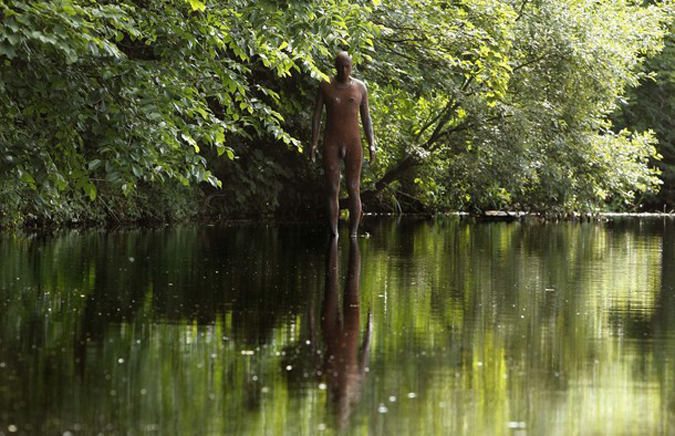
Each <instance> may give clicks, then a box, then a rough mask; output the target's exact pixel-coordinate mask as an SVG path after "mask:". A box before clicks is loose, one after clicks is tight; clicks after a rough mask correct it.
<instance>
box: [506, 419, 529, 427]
mask: <svg viewBox="0 0 675 436" xmlns="http://www.w3.org/2000/svg"><path fill="white" fill-rule="evenodd" d="M506 426H507V427H508V428H525V423H524V422H523V421H509V423H508V424H507V425H506Z"/></svg>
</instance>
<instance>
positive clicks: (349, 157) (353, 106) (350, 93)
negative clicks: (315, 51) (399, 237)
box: [311, 52, 375, 237]
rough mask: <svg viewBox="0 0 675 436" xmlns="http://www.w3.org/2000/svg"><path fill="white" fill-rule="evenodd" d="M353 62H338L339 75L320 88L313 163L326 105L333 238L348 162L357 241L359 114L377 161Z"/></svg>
mask: <svg viewBox="0 0 675 436" xmlns="http://www.w3.org/2000/svg"><path fill="white" fill-rule="evenodd" d="M352 66H353V64H352V60H351V58H350V57H349V55H348V54H347V52H340V53H338V55H337V57H336V58H335V68H336V69H337V75H336V76H335V77H334V78H333V79H332V80H331V81H330V82H323V83H321V85H319V90H318V92H317V94H316V103H315V105H314V117H313V120H312V149H311V157H312V161H314V160H315V158H316V147H317V145H318V143H319V126H320V125H321V112H322V110H323V106H324V105H326V130H325V132H324V139H323V168H324V172H325V176H326V182H327V185H328V219H329V223H330V230H331V233H332V234H333V236H336V237H337V236H338V215H339V213H340V207H339V203H338V195H339V193H340V164H341V161H342V160H343V159H344V161H345V178H346V181H347V193H348V194H349V203H348V204H349V221H350V222H349V235H350V237H356V235H357V232H358V230H359V222H360V221H361V186H360V184H361V164H362V163H363V149H362V146H361V131H360V129H359V112H360V113H361V120H362V121H363V128H364V130H365V132H366V140H367V141H368V144H369V146H370V161H371V162H372V161H373V160H374V159H375V139H374V135H373V123H372V121H371V119H370V113H369V111H368V91H367V90H366V85H365V84H364V83H363V82H361V81H360V80H356V79H354V78H352V77H351V73H352Z"/></svg>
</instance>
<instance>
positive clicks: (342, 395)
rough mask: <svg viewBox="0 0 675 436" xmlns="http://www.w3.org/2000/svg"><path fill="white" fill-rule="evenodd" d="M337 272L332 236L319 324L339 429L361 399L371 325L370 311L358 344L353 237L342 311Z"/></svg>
mask: <svg viewBox="0 0 675 436" xmlns="http://www.w3.org/2000/svg"><path fill="white" fill-rule="evenodd" d="M338 275H339V265H338V241H337V239H333V240H332V241H331V242H330V245H329V248H328V253H327V256H326V290H325V294H324V300H323V307H322V313H321V327H322V330H323V339H324V343H325V345H326V351H325V354H324V356H325V360H324V370H323V372H324V374H325V377H326V382H327V385H328V392H329V398H330V402H331V405H332V407H333V413H334V416H335V419H336V423H337V426H338V428H341V429H342V428H346V426H347V424H348V422H349V417H350V415H351V413H352V408H353V406H354V405H355V404H356V403H357V402H358V400H359V398H360V391H361V384H362V383H363V378H364V374H365V367H366V364H367V360H368V346H369V345H370V336H371V327H372V325H371V314H370V313H369V314H368V325H367V326H366V331H365V334H364V338H363V343H362V344H361V345H360V346H359V334H360V311H361V305H360V303H359V283H360V280H361V252H360V251H359V245H358V243H357V242H356V241H355V240H351V241H350V244H349V265H348V270H347V280H346V282H345V290H344V294H343V298H342V314H340V309H339V303H338V301H339V298H338ZM340 315H342V316H340Z"/></svg>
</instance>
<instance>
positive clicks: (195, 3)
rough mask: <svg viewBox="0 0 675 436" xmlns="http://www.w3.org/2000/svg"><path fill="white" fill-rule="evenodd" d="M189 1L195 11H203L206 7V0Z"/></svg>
mask: <svg viewBox="0 0 675 436" xmlns="http://www.w3.org/2000/svg"><path fill="white" fill-rule="evenodd" d="M188 3H190V7H192V10H193V11H203V10H205V9H206V5H205V4H204V2H201V1H199V0H188Z"/></svg>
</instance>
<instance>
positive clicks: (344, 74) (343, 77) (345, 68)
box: [335, 51, 354, 82]
mask: <svg viewBox="0 0 675 436" xmlns="http://www.w3.org/2000/svg"><path fill="white" fill-rule="evenodd" d="M353 66H354V63H353V62H352V58H350V57H349V53H347V52H346V51H341V52H339V53H338V54H337V56H335V69H336V70H337V79H338V80H339V81H340V82H345V81H347V80H348V79H349V77H350V76H351V74H352V67H353Z"/></svg>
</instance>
